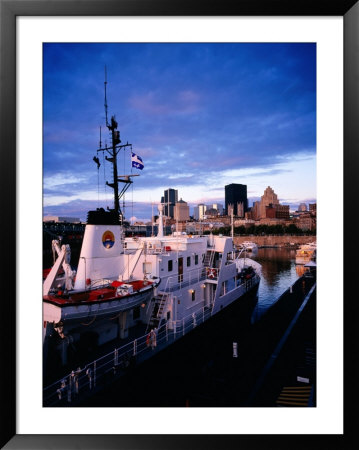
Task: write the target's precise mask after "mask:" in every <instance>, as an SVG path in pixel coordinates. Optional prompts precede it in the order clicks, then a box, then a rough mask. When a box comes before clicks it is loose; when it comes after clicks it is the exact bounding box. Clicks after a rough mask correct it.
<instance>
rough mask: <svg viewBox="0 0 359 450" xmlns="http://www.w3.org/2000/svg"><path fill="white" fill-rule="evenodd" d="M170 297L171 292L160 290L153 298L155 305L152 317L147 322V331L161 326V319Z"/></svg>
mask: <svg viewBox="0 0 359 450" xmlns="http://www.w3.org/2000/svg"><path fill="white" fill-rule="evenodd" d="M169 297H170V293H169V292H160V293H159V294H157V295H156V296H155V297H154V298H153V302H154V305H153V309H152V314H151V317H150V319H149V321H148V324H147V328H146V333H148V332H149V331H150V330H151V329H153V328H159V327H160V325H161V321H162V319H163V311H164V308H165V306H166V303H167V300H168V298H169Z"/></svg>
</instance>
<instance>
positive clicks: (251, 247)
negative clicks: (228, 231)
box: [242, 241, 258, 252]
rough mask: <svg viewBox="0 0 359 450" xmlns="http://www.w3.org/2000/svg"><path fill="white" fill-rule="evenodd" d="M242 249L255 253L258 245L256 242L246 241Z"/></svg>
mask: <svg viewBox="0 0 359 450" xmlns="http://www.w3.org/2000/svg"><path fill="white" fill-rule="evenodd" d="M242 248H244V249H245V250H247V252H254V251H256V250H258V245H257V244H256V243H255V242H251V241H244V242H242Z"/></svg>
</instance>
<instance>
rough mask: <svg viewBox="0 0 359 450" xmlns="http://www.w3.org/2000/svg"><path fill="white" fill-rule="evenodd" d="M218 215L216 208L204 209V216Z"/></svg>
mask: <svg viewBox="0 0 359 450" xmlns="http://www.w3.org/2000/svg"><path fill="white" fill-rule="evenodd" d="M216 216H218V210H217V209H215V208H208V209H206V217H216Z"/></svg>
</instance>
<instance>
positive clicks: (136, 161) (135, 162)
mask: <svg viewBox="0 0 359 450" xmlns="http://www.w3.org/2000/svg"><path fill="white" fill-rule="evenodd" d="M131 161H132V167H136V169H140V170H142V169H143V168H144V164H143V162H142V158H141V157H140V156H138V155H136V154H135V153H132V152H131Z"/></svg>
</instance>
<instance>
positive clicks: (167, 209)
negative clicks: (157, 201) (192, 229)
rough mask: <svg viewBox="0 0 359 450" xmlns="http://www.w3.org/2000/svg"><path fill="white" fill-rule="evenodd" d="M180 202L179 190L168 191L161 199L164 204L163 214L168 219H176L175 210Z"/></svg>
mask: <svg viewBox="0 0 359 450" xmlns="http://www.w3.org/2000/svg"><path fill="white" fill-rule="evenodd" d="M177 202H178V191H177V189H171V188H169V189H166V190H165V191H164V193H163V197H161V203H162V204H163V214H164V215H165V216H167V217H172V219H173V218H174V208H175V205H176V203H177Z"/></svg>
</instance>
